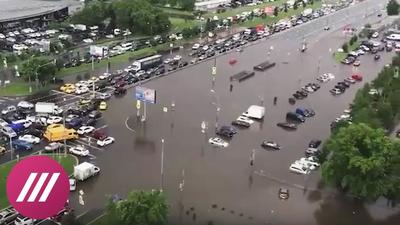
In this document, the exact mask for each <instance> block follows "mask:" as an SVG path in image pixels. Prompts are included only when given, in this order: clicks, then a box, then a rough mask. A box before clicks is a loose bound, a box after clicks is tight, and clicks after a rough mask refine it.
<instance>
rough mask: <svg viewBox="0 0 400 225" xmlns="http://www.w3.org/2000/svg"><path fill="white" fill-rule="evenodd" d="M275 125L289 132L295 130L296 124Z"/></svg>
mask: <svg viewBox="0 0 400 225" xmlns="http://www.w3.org/2000/svg"><path fill="white" fill-rule="evenodd" d="M276 125H277V126H278V127H282V128H284V129H290V130H296V129H297V124H295V123H277V124H276Z"/></svg>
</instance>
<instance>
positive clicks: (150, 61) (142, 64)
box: [131, 55, 163, 73]
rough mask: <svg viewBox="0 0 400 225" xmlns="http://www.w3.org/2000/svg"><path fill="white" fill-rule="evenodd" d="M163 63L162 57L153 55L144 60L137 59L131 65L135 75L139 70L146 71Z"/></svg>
mask: <svg viewBox="0 0 400 225" xmlns="http://www.w3.org/2000/svg"><path fill="white" fill-rule="evenodd" d="M162 63H163V61H162V55H153V56H149V57H146V58H142V59H138V60H136V61H134V62H133V63H132V69H131V70H133V71H134V72H135V73H136V72H138V71H139V70H147V69H150V68H154V67H157V66H159V65H161V64H162Z"/></svg>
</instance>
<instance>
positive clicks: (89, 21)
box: [71, 0, 111, 26]
mask: <svg viewBox="0 0 400 225" xmlns="http://www.w3.org/2000/svg"><path fill="white" fill-rule="evenodd" d="M110 10H111V9H110V6H109V3H106V2H104V1H95V0H93V1H90V2H89V3H88V4H86V5H85V7H84V8H83V9H82V10H81V11H78V12H76V13H75V14H74V15H73V16H72V18H71V22H73V23H81V24H85V25H88V26H93V25H99V24H101V23H102V22H103V21H104V20H105V19H107V18H108V17H109V15H110Z"/></svg>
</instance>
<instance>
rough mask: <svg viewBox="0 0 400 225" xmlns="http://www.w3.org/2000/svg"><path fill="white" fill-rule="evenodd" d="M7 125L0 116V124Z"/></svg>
mask: <svg viewBox="0 0 400 225" xmlns="http://www.w3.org/2000/svg"><path fill="white" fill-rule="evenodd" d="M7 125H8V123H7V122H6V121H5V120H3V119H2V118H0V126H2V127H4V126H7Z"/></svg>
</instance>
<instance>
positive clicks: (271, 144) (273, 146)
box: [261, 141, 281, 150]
mask: <svg viewBox="0 0 400 225" xmlns="http://www.w3.org/2000/svg"><path fill="white" fill-rule="evenodd" d="M261 146H262V147H264V148H269V149H273V150H280V149H281V146H280V145H279V144H278V143H276V142H274V141H263V143H262V144H261Z"/></svg>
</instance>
